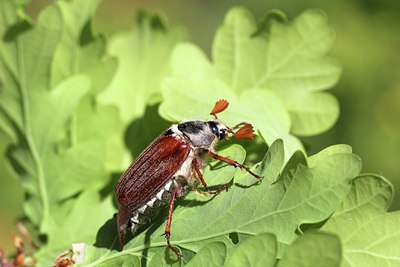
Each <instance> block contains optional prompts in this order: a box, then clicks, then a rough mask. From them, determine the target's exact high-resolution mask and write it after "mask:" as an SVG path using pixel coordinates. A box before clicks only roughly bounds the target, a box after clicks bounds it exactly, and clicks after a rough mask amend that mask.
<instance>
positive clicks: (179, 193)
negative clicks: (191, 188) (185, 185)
mask: <svg viewBox="0 0 400 267" xmlns="http://www.w3.org/2000/svg"><path fill="white" fill-rule="evenodd" d="M182 195H183V193H182V187H178V188H177V189H175V190H174V192H172V195H171V200H170V202H169V210H168V220H167V227H165V237H166V238H167V244H168V247H169V248H170V249H172V251H173V252H175V254H176V255H178V258H179V257H180V256H181V254H180V253H179V252H178V251H177V250H176V249H174V248H173V247H172V246H171V244H170V242H169V239H170V237H171V222H172V212H173V211H174V202H175V198H177V197H181V196H182Z"/></svg>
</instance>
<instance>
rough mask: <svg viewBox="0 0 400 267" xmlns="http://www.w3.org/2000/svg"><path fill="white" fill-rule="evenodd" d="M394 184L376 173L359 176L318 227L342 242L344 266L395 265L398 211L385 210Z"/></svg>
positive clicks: (399, 240) (399, 233)
mask: <svg viewBox="0 0 400 267" xmlns="http://www.w3.org/2000/svg"><path fill="white" fill-rule="evenodd" d="M392 198H393V187H392V185H391V184H390V183H389V182H388V181H387V180H385V179H384V178H383V177H381V176H378V175H370V174H364V175H360V176H359V177H358V178H357V179H355V180H354V181H353V183H352V188H351V191H350V192H349V194H348V195H347V196H346V198H345V199H344V200H343V203H342V204H341V205H340V206H339V207H338V208H337V209H336V211H335V213H334V214H333V215H332V217H331V218H330V219H329V220H328V222H327V223H326V224H325V225H324V226H323V227H322V228H321V229H322V230H324V231H329V232H332V233H335V234H337V235H338V236H339V237H340V239H341V241H342V247H343V249H342V251H343V259H342V262H341V265H343V266H355V265H356V266H396V265H398V264H399V262H400V254H399V250H398V247H399V245H400V231H399V227H398V226H399V223H400V213H399V212H398V211H395V212H389V213H387V212H386V209H387V208H388V207H389V205H390V203H391V201H392Z"/></svg>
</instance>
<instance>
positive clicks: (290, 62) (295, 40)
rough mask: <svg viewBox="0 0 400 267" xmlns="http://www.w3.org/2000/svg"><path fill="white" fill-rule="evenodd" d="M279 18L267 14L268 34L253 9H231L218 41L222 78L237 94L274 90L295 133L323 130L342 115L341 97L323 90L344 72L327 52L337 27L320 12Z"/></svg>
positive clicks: (217, 61) (215, 53) (215, 55)
mask: <svg viewBox="0 0 400 267" xmlns="http://www.w3.org/2000/svg"><path fill="white" fill-rule="evenodd" d="M278 15H279V14H278ZM267 17H268V19H267ZM277 17H279V16H277V13H276V12H275V13H273V14H267V16H266V20H268V26H269V27H268V31H267V32H265V31H262V30H260V29H258V30H257V26H256V23H255V21H254V18H253V16H252V14H251V13H250V12H249V11H248V10H246V9H244V8H232V9H231V10H230V11H229V12H228V14H227V15H226V17H225V20H224V23H223V25H222V27H220V28H219V29H218V31H217V33H216V36H215V39H214V44H213V59H214V64H215V69H216V71H217V72H218V77H219V78H221V79H222V80H223V81H224V82H225V83H227V84H228V85H229V86H230V87H231V88H232V89H233V90H234V91H236V92H242V91H243V90H247V89H249V88H265V89H270V90H273V91H274V92H276V93H277V94H278V95H280V96H281V97H282V100H283V103H284V104H285V106H286V108H287V110H288V111H289V113H290V117H291V120H292V128H291V131H292V132H293V133H295V134H299V135H314V134H318V133H321V132H323V131H325V130H327V129H328V128H330V127H331V126H332V125H333V123H334V122H335V121H336V119H337V117H338V113H339V107H338V103H337V100H336V99H335V98H334V97H333V96H332V95H329V94H326V93H320V92H319V91H321V90H324V89H327V88H329V87H331V86H333V85H334V84H335V83H336V82H337V80H338V78H339V75H340V72H341V68H340V66H339V64H338V63H337V62H336V61H334V60H333V59H331V58H327V57H325V56H324V54H325V53H326V52H327V51H328V49H329V48H330V46H331V45H332V42H333V37H334V35H333V31H332V30H331V29H329V28H328V27H327V26H326V15H325V14H324V13H323V12H321V11H319V10H309V11H306V12H304V13H303V14H301V15H300V16H298V17H297V18H296V19H294V21H293V22H291V23H287V22H286V21H285V19H279V20H278V19H277ZM264 27H265V25H264ZM260 32H261V33H260ZM255 33H258V34H256V35H254V34H255Z"/></svg>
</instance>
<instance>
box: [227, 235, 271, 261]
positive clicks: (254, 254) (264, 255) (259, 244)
mask: <svg viewBox="0 0 400 267" xmlns="http://www.w3.org/2000/svg"><path fill="white" fill-rule="evenodd" d="M277 253H278V244H277V240H276V237H275V235H273V234H270V233H261V234H258V235H255V236H252V237H249V238H247V239H246V240H244V241H243V242H240V244H239V246H238V247H237V249H236V250H235V252H234V253H233V255H232V257H230V258H229V259H228V260H227V262H226V263H225V265H224V266H232V267H234V266H259V267H261V266H263V267H268V266H271V267H272V266H275V263H276V257H277Z"/></svg>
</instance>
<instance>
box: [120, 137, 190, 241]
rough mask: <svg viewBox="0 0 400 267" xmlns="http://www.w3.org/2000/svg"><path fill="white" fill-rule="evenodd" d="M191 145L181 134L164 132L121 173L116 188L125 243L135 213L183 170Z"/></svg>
mask: <svg viewBox="0 0 400 267" xmlns="http://www.w3.org/2000/svg"><path fill="white" fill-rule="evenodd" d="M189 152H190V146H189V144H188V143H187V142H186V141H185V139H184V138H183V137H181V136H164V133H163V134H162V135H160V136H159V137H158V138H157V139H156V140H154V142H153V143H151V144H150V145H149V146H148V147H147V148H146V150H144V151H143V152H142V153H141V154H140V155H139V156H138V157H137V159H136V160H135V161H134V162H133V163H132V164H131V166H129V168H128V169H127V170H126V171H125V173H124V174H123V175H122V176H121V178H120V179H119V181H118V184H117V186H116V188H115V193H116V196H117V201H118V234H119V238H120V241H121V245H122V244H123V240H124V237H125V228H126V226H127V223H128V221H129V219H130V217H131V215H132V212H134V211H135V210H137V209H138V208H140V207H141V206H142V205H144V204H145V203H146V202H147V201H148V200H150V198H151V197H153V196H154V195H155V194H156V193H157V191H158V190H160V189H161V187H162V186H163V185H164V184H166V183H167V181H168V180H169V179H171V178H172V176H173V175H174V174H175V173H176V172H177V171H178V170H179V169H180V167H181V166H182V164H183V162H184V161H185V160H186V159H187V158H188V156H189Z"/></svg>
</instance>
